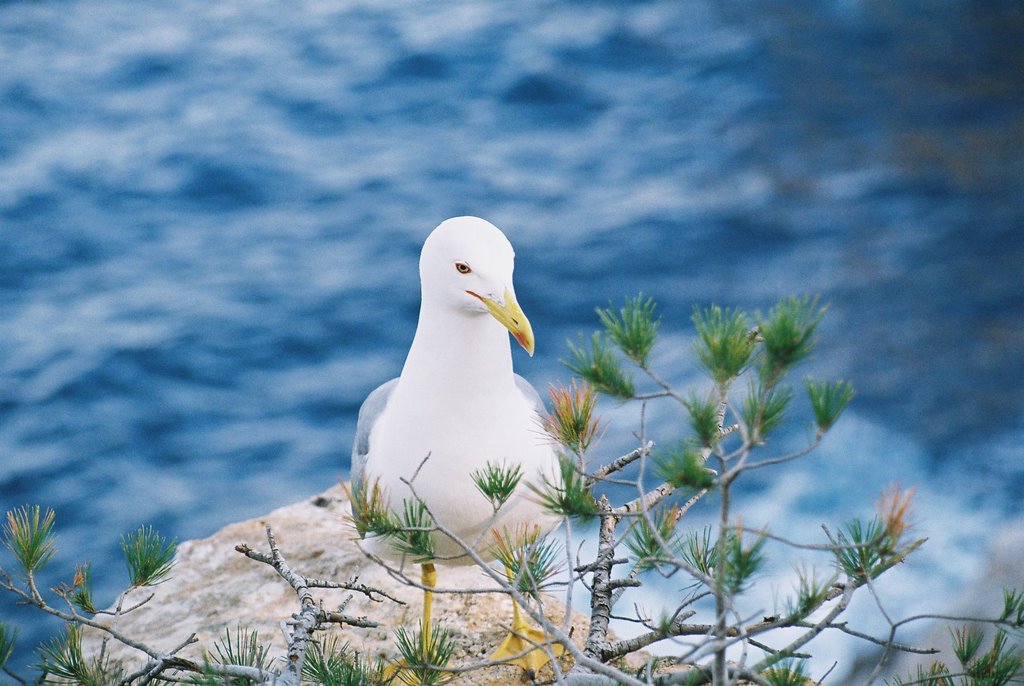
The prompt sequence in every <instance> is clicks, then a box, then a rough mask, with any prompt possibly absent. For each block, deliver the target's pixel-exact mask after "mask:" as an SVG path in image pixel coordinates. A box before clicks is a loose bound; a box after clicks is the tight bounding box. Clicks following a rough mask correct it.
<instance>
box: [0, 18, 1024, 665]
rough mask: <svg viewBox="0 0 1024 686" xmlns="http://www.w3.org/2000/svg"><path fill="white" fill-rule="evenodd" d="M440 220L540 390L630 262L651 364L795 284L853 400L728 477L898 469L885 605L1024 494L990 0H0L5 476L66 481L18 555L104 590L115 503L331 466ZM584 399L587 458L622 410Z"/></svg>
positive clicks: (1021, 263) (1022, 111) (830, 509)
mask: <svg viewBox="0 0 1024 686" xmlns="http://www.w3.org/2000/svg"><path fill="white" fill-rule="evenodd" d="M459 214H475V215H479V216H483V217H485V218H487V219H489V220H490V221H492V222H494V223H495V224H497V225H498V226H500V227H501V228H502V229H503V230H504V231H505V232H506V234H507V235H508V236H509V238H510V239H511V241H512V243H513V244H514V245H515V247H516V251H517V270H516V288H517V292H518V295H519V298H520V301H521V303H522V305H523V308H524V309H525V311H526V313H527V314H528V316H530V318H531V320H532V322H533V325H534V329H535V331H536V335H537V355H536V356H535V357H534V358H533V359H530V358H527V357H526V356H525V355H524V354H522V353H521V351H517V352H516V353H515V355H516V358H515V359H516V365H517V369H518V371H519V372H520V373H521V374H523V375H524V376H526V377H527V378H528V379H530V380H531V381H532V382H533V383H534V384H535V385H536V386H537V387H538V388H541V389H543V388H545V387H546V386H547V385H548V384H549V383H551V382H553V381H556V380H562V381H567V380H568V379H569V373H568V372H567V371H566V370H565V369H564V367H562V366H561V365H560V362H559V360H560V358H564V357H565V356H566V347H565V341H566V339H573V340H575V339H576V337H577V335H578V334H579V332H587V333H589V332H590V331H591V330H593V329H594V328H596V326H597V319H596V317H595V316H594V313H593V309H594V307H596V306H603V305H606V304H607V303H608V301H609V300H612V301H615V302H616V303H621V302H622V300H623V299H624V298H625V297H626V296H631V295H634V294H636V293H637V292H640V291H642V292H643V293H644V294H647V295H650V296H653V297H654V298H655V299H656V300H657V302H658V303H659V308H660V309H659V311H660V312H661V314H662V315H663V317H664V320H663V324H662V330H663V338H662V341H661V343H660V345H659V347H658V348H657V349H656V364H657V366H658V367H659V369H661V371H662V372H663V374H664V375H665V376H667V377H669V378H670V379H671V380H672V381H673V382H674V383H677V384H679V385H680V386H682V387H687V386H688V385H690V384H698V387H700V386H699V384H700V383H702V382H701V381H700V375H699V370H698V369H697V367H696V365H695V362H694V359H693V355H692V347H691V346H692V337H693V331H692V327H691V325H690V322H689V316H690V313H691V308H692V306H693V305H694V304H699V305H706V304H709V303H712V302H716V303H720V304H723V305H730V306H740V307H744V308H747V309H750V310H755V309H761V310H765V309H766V308H768V307H770V306H771V305H772V303H773V302H775V301H776V300H777V299H778V298H780V297H782V296H785V295H788V294H791V293H812V294H813V293H817V294H820V295H821V297H822V301H823V302H827V303H828V304H829V306H830V309H829V314H828V316H827V317H826V319H825V322H824V323H823V325H822V327H821V330H820V345H819V349H818V351H817V353H816V355H815V357H814V359H813V360H812V361H811V362H810V364H809V365H807V366H806V367H805V368H804V369H803V370H802V371H801V372H799V373H798V378H797V379H796V381H797V386H798V387H799V386H801V385H802V384H801V383H800V377H802V375H803V374H805V373H811V374H814V375H816V376H818V377H820V378H844V379H850V380H852V381H853V382H854V384H855V385H856V387H857V389H858V396H857V398H856V399H855V401H854V403H853V405H852V407H851V408H850V410H849V411H848V413H847V415H846V416H845V417H844V419H843V420H842V421H841V422H840V424H839V426H837V427H836V428H835V429H834V431H833V434H830V436H829V437H828V438H827V440H826V442H825V445H824V446H823V447H822V449H821V450H820V451H819V452H818V453H816V454H815V455H814V456H812V457H809V458H807V459H806V460H804V461H801V462H797V463H792V464H789V465H786V466H785V467H782V468H779V469H774V470H772V469H769V470H759V471H758V472H756V473H753V474H751V476H750V478H749V481H748V482H747V483H746V484H745V485H744V487H743V490H742V492H741V494H740V496H739V498H738V502H737V503H736V507H737V508H738V510H740V511H743V512H745V513H746V514H745V521H746V522H748V523H749V524H751V525H760V524H770V525H771V526H773V527H774V528H775V529H776V530H777V531H779V532H780V533H786V534H791V535H794V536H804V537H806V538H814V537H816V536H818V535H819V534H820V531H819V529H818V525H819V523H820V522H823V521H827V522H833V523H838V522H842V521H845V520H847V519H849V518H851V517H854V516H868V515H870V513H871V512H872V511H873V504H874V501H875V500H876V499H877V497H878V494H879V493H880V492H881V490H882V489H883V488H884V487H885V486H886V485H887V484H889V483H894V482H898V483H901V484H902V485H903V486H905V487H906V486H914V487H916V489H917V494H918V496H917V500H918V502H917V510H916V513H917V514H916V521H917V522H918V531H919V532H920V533H921V535H925V536H928V537H929V538H930V540H929V542H928V544H927V545H926V546H925V548H924V549H923V550H922V551H921V552H920V553H919V554H918V555H916V556H915V557H914V558H912V559H911V561H910V562H908V563H907V564H906V565H903V566H902V567H901V568H900V569H897V570H895V571H894V572H891V573H890V575H889V577H888V578H886V583H885V585H884V588H882V589H881V590H882V592H883V593H884V596H885V599H886V603H887V609H889V610H890V611H892V612H893V613H894V614H895V615H897V616H898V615H900V614H906V613H909V612H916V611H921V610H923V609H931V610H943V609H946V608H947V607H948V606H950V605H951V604H952V603H953V599H954V598H955V597H957V596H958V595H959V594H962V593H963V592H964V589H965V588H968V587H969V586H970V584H971V583H973V582H975V581H976V579H977V578H978V577H979V575H980V574H982V573H983V572H984V570H985V567H986V559H987V555H988V554H989V547H990V542H991V540H992V537H993V536H994V535H995V534H997V533H998V532H999V531H1001V530H1005V529H1006V527H1013V526H1018V527H1019V526H1021V522H1022V521H1024V520H1022V519H1021V516H1022V515H1024V512H1022V510H1024V459H1022V448H1021V446H1022V445H1024V410H1022V407H1024V285H1022V283H1024V278H1022V275H1021V272H1022V267H1024V7H1022V5H1021V4H1020V3H1019V2H1017V1H1016V0H1007V1H999V0H988V1H984V0H976V1H969V0H942V1H938V2H931V1H929V2H925V1H924V0H905V1H897V2H892V1H890V0H884V1H883V0H790V1H789V2H785V3H778V2H765V1H760V0H754V1H752V2H735V1H732V0H726V1H724V2H717V1H710V0H688V1H686V2H680V1H678V0H651V1H648V2H640V1H638V2H629V3H617V2H608V1H601V0H589V1H583V0H581V1H578V2H541V1H532V0H527V1H524V2H517V3H503V2H494V1H487V0H466V1H458V0H456V1H453V2H444V3H424V2H412V1H405V0H373V1H372V2H367V1H362V2H361V1H357V0H350V1H344V0H343V1H339V2H328V1H325V0H296V1H295V2H290V3H251V2H241V1H239V0H224V1H221V2H214V3H210V2H199V1H196V0H175V1H173V2H167V3H161V4H147V3H142V4H140V3H137V2H128V1H126V0H110V1H108V2H104V3H101V4H97V3H94V2H85V1H84V0H66V1H60V2H58V1H56V0H37V1H25V0H23V1H18V0H14V1H10V0H8V1H7V2H2V3H0V506H2V507H3V508H4V509H5V510H6V509H9V508H12V507H15V506H19V505H22V504H26V503H39V504H42V505H43V506H46V507H52V508H54V509H55V510H56V512H57V525H58V532H59V553H58V555H57V557H56V559H55V560H54V561H53V562H52V563H51V564H50V566H49V568H48V574H47V575H45V578H44V581H45V582H46V583H48V584H50V585H55V584H56V583H58V581H60V580H66V579H68V578H69V577H70V575H71V573H72V571H73V566H74V563H75V562H77V561H81V560H83V559H88V560H90V561H91V562H92V565H93V576H94V577H95V580H96V592H97V596H98V602H100V603H102V604H106V603H109V602H110V601H111V600H112V599H113V596H114V594H115V593H116V592H117V591H118V590H119V589H120V588H121V587H122V585H123V584H124V583H125V582H124V579H125V575H124V571H123V568H122V563H121V561H120V550H119V536H120V535H121V534H123V533H126V532H128V531H130V530H132V529H134V528H135V527H137V526H138V525H139V524H143V523H145V524H153V525H155V526H156V527H157V528H158V529H159V530H160V531H161V532H163V533H164V534H165V535H168V536H171V537H174V538H177V539H178V540H186V539H190V538H196V537H205V536H208V535H210V534H211V533H213V532H214V531H216V530H217V529H219V528H220V527H222V526H224V525H226V524H228V523H230V522H234V521H239V520H242V519H247V518H251V517H256V516H259V515H260V514H263V513H266V512H267V511H269V510H270V509H271V508H274V507H277V506H280V505H284V504H287V503H291V502H294V501H297V500H300V499H303V498H307V497H309V496H311V495H313V494H316V493H318V492H320V491H322V490H324V489H326V488H328V487H330V486H332V485H333V484H335V483H337V481H338V479H339V478H343V477H344V476H345V475H346V473H347V470H348V460H349V450H350V445H351V439H352V432H353V428H354V424H355V418H356V411H357V409H358V407H359V404H360V402H361V401H362V400H363V398H364V397H365V396H366V394H367V393H368V392H369V391H370V390H372V389H373V388H374V387H375V386H376V385H377V384H379V383H381V382H382V381H384V380H386V379H389V378H391V377H393V376H395V375H396V374H397V373H398V372H399V370H400V368H401V364H402V362H403V360H404V355H405V352H406V350H407V347H408V344H409V343H410V341H411V339H412V334H413V331H414V328H415V322H416V314H417V308H418V299H419V292H418V277H417V273H416V263H417V256H418V251H419V247H420V245H421V243H422V241H423V239H424V237H425V236H426V235H427V233H428V232H429V231H430V229H432V228H433V227H434V226H435V225H436V224H437V223H439V222H440V221H442V220H443V219H445V218H447V217H450V216H454V215H459ZM603 410H604V411H605V413H606V417H607V418H608V421H609V425H608V429H607V431H606V434H605V437H604V440H603V442H602V443H601V444H600V445H599V447H598V449H597V454H598V455H600V456H607V457H614V456H617V455H618V454H620V453H619V451H624V450H628V449H629V448H630V447H632V445H633V442H634V439H633V438H632V436H631V434H630V432H631V431H632V430H633V429H635V428H636V426H637V418H638V412H637V408H635V407H631V406H626V407H619V406H617V405H615V404H611V403H609V404H607V405H605V406H603ZM805 411H806V408H805V407H804V408H801V406H798V407H796V408H794V411H793V413H792V415H791V417H792V419H793V421H794V423H795V425H796V427H797V428H796V429H795V430H794V431H793V432H791V434H789V435H783V436H781V437H779V438H778V439H777V443H776V444H775V445H772V446H769V452H768V453H766V456H768V455H769V454H771V453H770V450H771V449H773V448H778V449H782V448H784V447H785V446H787V445H788V444H789V443H795V442H797V441H799V440H802V439H803V438H804V436H805V424H806V418H807V417H808V415H807V414H806V412H805ZM650 412H651V414H650V424H649V432H650V434H651V437H653V438H655V439H656V440H659V441H662V442H670V441H672V440H675V439H678V438H679V437H681V436H682V435H683V429H682V427H681V424H682V419H681V415H680V413H679V412H678V411H677V410H676V409H675V408H672V407H670V406H657V407H652V408H651V411H650ZM801 422H803V423H801ZM694 516H695V517H696V518H697V519H696V521H697V522H698V523H699V522H700V521H701V519H700V517H701V516H702V515H701V514H699V513H696V514H695V515H694ZM341 535H342V532H341V529H340V527H339V536H341ZM774 554H775V555H776V556H777V557H781V558H782V559H781V560H779V565H780V568H787V567H789V566H790V561H789V560H787V559H786V558H785V555H786V553H785V551H783V550H776V551H775V553H774ZM0 559H2V564H3V565H4V566H5V567H8V568H9V567H10V564H11V562H12V560H11V558H10V556H9V555H7V554H6V551H4V553H3V554H0ZM819 562H820V563H821V565H822V567H823V568H825V569H827V566H828V562H827V560H819ZM1022 577H1024V574H1022ZM780 578H782V577H780ZM1022 580H1024V579H1022ZM767 585H768V587H769V588H773V589H775V591H776V592H778V593H779V594H780V595H784V593H785V590H786V586H785V584H784V583H782V582H779V583H778V584H776V582H775V581H772V580H771V579H769V583H768V584H767ZM776 586H777V587H776ZM762 600H763V605H765V607H764V608H763V609H764V611H765V613H768V612H771V607H768V605H770V603H771V602H773V601H772V596H771V593H769V594H768V595H767V596H765V597H764V598H758V599H756V602H762ZM872 610H874V612H872ZM753 611H757V606H755V608H754V610H753ZM853 611H854V612H855V614H856V613H859V614H857V616H863V617H869V616H874V617H876V619H877V614H878V613H877V610H875V609H874V608H872V607H871V606H870V603H867V605H866V606H862V607H861V608H860V609H858V608H853ZM0 620H3V621H7V622H12V623H14V624H16V625H18V626H19V627H20V629H21V637H20V640H19V643H18V646H17V648H16V653H15V657H14V659H13V661H12V664H13V665H14V666H16V667H19V668H20V667H22V666H24V665H25V664H27V663H29V662H31V661H32V660H33V659H34V658H33V655H32V652H31V651H32V649H33V647H34V645H35V644H36V643H37V642H38V641H40V640H42V639H43V638H45V637H47V636H49V635H51V634H53V633H55V632H56V631H58V630H59V624H56V623H54V622H49V621H42V620H41V618H40V616H39V614H38V613H34V612H33V611H31V610H28V609H26V608H21V607H17V606H15V605H14V603H13V599H12V598H11V597H9V596H0ZM865 621H871V620H868V619H865ZM874 626H877V624H876V625H874ZM812 648H813V645H812ZM852 650H853V648H851V647H850V646H849V645H847V644H842V645H839V644H835V645H833V644H829V643H827V642H826V643H824V644H823V647H822V648H821V652H822V657H821V660H822V662H821V663H820V665H821V666H820V667H817V666H816V675H817V676H820V675H821V673H822V672H824V670H825V669H827V668H828V666H829V665H830V664H831V662H832V661H833V660H838V661H840V666H839V668H837V671H836V672H835V674H834V675H833V676H832V677H831V678H830V682H831V683H838V682H840V681H841V680H842V678H843V675H844V674H847V673H848V670H849V668H850V666H851V660H852V655H853V654H854V653H853V652H852Z"/></svg>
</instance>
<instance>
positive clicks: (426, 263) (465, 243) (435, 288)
mask: <svg viewBox="0 0 1024 686" xmlns="http://www.w3.org/2000/svg"><path fill="white" fill-rule="evenodd" d="M514 267H515V251H514V250H512V244H511V243H509V242H508V239H507V238H505V234H503V233H502V232H501V230H500V229H498V227H496V226H494V224H491V223H490V222H488V221H484V220H483V219H480V218H478V217H455V218H453V219H448V220H446V221H444V222H442V223H441V224H440V225H439V226H438V227H437V228H436V229H434V230H433V231H432V232H431V234H430V235H429V236H427V240H426V242H425V243H424V244H423V251H422V252H421V253H420V284H421V286H422V291H423V306H424V307H443V308H446V309H451V310H455V311H458V312H462V313H465V315H466V316H470V317H476V316H482V315H490V316H492V317H494V318H495V319H496V320H498V321H499V322H500V323H501V324H502V326H504V327H505V328H507V329H508V330H509V332H510V333H511V334H512V336H513V337H514V338H515V339H516V340H517V341H518V342H519V344H520V345H521V346H523V348H524V349H525V350H526V352H528V353H529V354H530V355H533V329H532V328H531V327H530V321H529V320H528V319H527V318H526V315H524V314H523V311H522V309H520V307H519V303H518V302H516V295H515V289H514V287H513V285H512V270H513V268H514Z"/></svg>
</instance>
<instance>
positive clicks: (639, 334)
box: [597, 293, 661, 367]
mask: <svg viewBox="0 0 1024 686" xmlns="http://www.w3.org/2000/svg"><path fill="white" fill-rule="evenodd" d="M608 305H609V306H608V308H607V309H602V308H600V307H599V308H597V316H598V317H599V318H600V319H601V323H602V324H603V325H604V328H605V330H606V331H607V332H608V337H609V338H611V339H612V341H614V342H615V345H617V346H618V347H619V350H621V351H622V352H623V353H624V354H625V355H626V357H628V358H629V359H631V360H632V361H633V362H635V363H636V364H638V365H639V366H641V367H646V366H647V358H648V356H649V355H650V352H651V348H652V347H654V341H655V340H656V339H657V337H658V327H659V326H660V324H661V321H660V319H655V317H654V311H655V309H657V306H656V305H655V304H654V299H653V298H647V299H646V300H645V299H644V296H643V293H641V294H639V295H637V296H636V297H635V298H627V299H626V305H625V307H622V308H621V309H619V311H618V312H616V311H615V307H614V306H613V305H612V304H611V303H608Z"/></svg>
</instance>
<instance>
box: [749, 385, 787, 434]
mask: <svg viewBox="0 0 1024 686" xmlns="http://www.w3.org/2000/svg"><path fill="white" fill-rule="evenodd" d="M792 399H793V391H792V390H791V389H790V388H789V387H787V386H773V387H771V388H770V389H768V390H765V389H764V388H763V387H761V386H759V385H758V386H755V385H754V384H751V385H750V389H749V391H748V392H747V397H746V398H745V399H744V401H743V406H742V407H741V408H740V413H741V415H742V416H743V421H744V422H746V424H747V428H748V431H749V432H750V436H751V440H753V441H754V442H755V443H757V444H761V443H764V441H765V439H766V438H767V437H768V434H770V433H771V432H772V431H774V430H775V429H777V428H778V427H779V425H780V424H782V420H783V419H784V417H785V414H786V408H788V407H789V402H790V401H791V400H792Z"/></svg>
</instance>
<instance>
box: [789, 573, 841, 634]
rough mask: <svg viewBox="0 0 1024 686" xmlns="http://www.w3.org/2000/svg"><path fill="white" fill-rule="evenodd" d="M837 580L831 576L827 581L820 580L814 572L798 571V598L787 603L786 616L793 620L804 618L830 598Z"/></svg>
mask: <svg viewBox="0 0 1024 686" xmlns="http://www.w3.org/2000/svg"><path fill="white" fill-rule="evenodd" d="M835 582H836V577H835V576H831V577H829V578H828V579H826V580H825V581H819V580H818V577H817V575H816V574H814V573H813V572H812V573H811V574H807V572H806V571H804V570H802V569H801V570H798V571H797V589H796V598H795V599H794V600H789V601H787V603H786V616H787V617H789V618H791V619H792V620H793V621H800V620H803V619H804V618H805V617H807V615H809V614H811V613H812V612H814V611H815V610H816V609H818V608H819V607H821V605H822V603H824V602H825V600H826V599H827V598H828V593H829V591H830V590H831V589H832V586H833V584H835Z"/></svg>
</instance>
